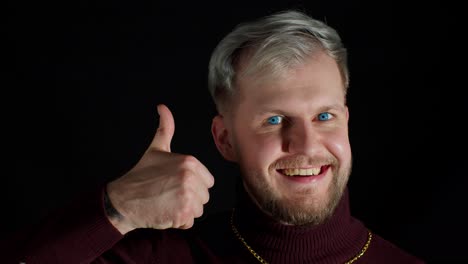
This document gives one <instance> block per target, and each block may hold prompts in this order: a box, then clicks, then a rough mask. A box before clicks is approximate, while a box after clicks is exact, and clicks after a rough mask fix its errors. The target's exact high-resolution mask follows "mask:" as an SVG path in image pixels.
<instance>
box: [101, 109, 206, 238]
mask: <svg viewBox="0 0 468 264" xmlns="http://www.w3.org/2000/svg"><path fill="white" fill-rule="evenodd" d="M158 113H159V117H160V118H159V128H158V129H157V132H156V135H155V136H154V139H153V141H152V142H151V144H150V146H149V148H148V149H147V150H146V152H145V153H144V154H143V156H142V157H141V159H140V160H139V161H138V163H137V164H136V165H135V166H134V167H133V168H132V169H131V170H130V171H129V172H127V173H126V174H125V175H123V176H122V177H120V178H118V179H116V180H114V181H112V182H110V183H109V184H108V185H107V191H108V195H109V198H110V201H111V203H112V205H113V206H114V207H115V209H116V210H117V211H118V212H119V213H120V214H121V215H122V217H111V216H109V220H110V222H111V223H112V224H113V225H114V226H115V227H116V228H117V229H118V230H119V231H120V232H121V233H122V234H125V233H127V232H129V231H131V230H133V229H136V228H154V229H168V228H179V229H188V228H190V227H192V226H193V223H194V219H195V218H197V217H200V216H201V215H202V214H203V205H204V204H206V203H207V202H208V200H209V192H208V189H209V188H211V187H212V186H213V184H214V178H213V176H212V175H211V173H210V172H209V171H208V169H207V168H206V167H205V166H204V165H203V164H202V163H201V162H200V161H198V160H197V159H196V158H195V157H193V156H189V155H182V154H177V153H171V140H172V137H173V135H174V129H175V128H174V127H175V125H174V118H173V116H172V113H171V111H170V110H169V108H167V107H166V106H165V105H158Z"/></svg>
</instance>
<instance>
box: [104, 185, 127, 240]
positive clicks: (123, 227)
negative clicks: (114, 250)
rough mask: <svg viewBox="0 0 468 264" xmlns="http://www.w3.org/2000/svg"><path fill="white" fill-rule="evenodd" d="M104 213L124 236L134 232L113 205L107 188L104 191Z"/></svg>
mask: <svg viewBox="0 0 468 264" xmlns="http://www.w3.org/2000/svg"><path fill="white" fill-rule="evenodd" d="M104 212H105V214H106V216H107V219H109V222H111V224H112V225H113V226H114V227H115V228H116V229H117V230H118V231H119V232H120V233H121V234H122V235H125V234H126V233H128V232H130V231H132V230H133V228H131V227H129V225H127V224H126V223H125V221H124V220H125V219H124V216H123V215H122V214H121V213H120V212H119V211H118V210H117V209H116V208H115V207H114V205H113V204H112V201H111V199H110V197H109V193H108V192H107V186H106V188H105V189H104Z"/></svg>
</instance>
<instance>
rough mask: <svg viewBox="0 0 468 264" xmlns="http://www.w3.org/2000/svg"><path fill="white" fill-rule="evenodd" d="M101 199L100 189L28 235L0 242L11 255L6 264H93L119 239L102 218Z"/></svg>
mask: <svg viewBox="0 0 468 264" xmlns="http://www.w3.org/2000/svg"><path fill="white" fill-rule="evenodd" d="M103 195H104V192H103V188H100V189H98V190H96V191H94V192H92V193H91V194H90V195H88V196H87V198H86V199H84V200H80V201H79V202H76V203H74V204H73V205H72V206H69V207H67V208H63V209H61V210H60V211H57V212H56V213H54V214H53V215H51V216H50V217H48V218H46V219H45V220H44V221H43V222H41V223H40V224H38V225H36V226H34V227H33V228H31V230H30V231H23V232H22V233H21V234H19V233H18V234H16V235H15V236H14V238H13V237H12V238H9V239H8V240H5V241H3V242H2V243H5V245H3V246H2V248H3V249H5V248H8V249H9V250H8V251H7V252H8V254H11V256H10V257H7V259H8V261H9V262H7V263H15V264H18V263H25V264H36V263H37V264H39V263H40V264H44V263H49V264H55V263H67V264H74V263H80V264H84V263H94V261H96V260H97V259H98V258H100V256H101V255H103V254H104V253H105V252H106V251H108V250H109V249H111V248H112V247H113V246H114V245H115V244H116V243H118V242H119V241H120V240H121V239H122V238H123V235H122V234H120V232H119V231H118V230H117V229H116V228H114V226H113V225H112V224H111V223H110V222H109V220H108V219H107V217H106V215H105V212H104V205H103V202H102V201H103ZM10 248H11V249H10ZM2 263H4V262H2ZM98 263H107V262H105V261H100V262H98Z"/></svg>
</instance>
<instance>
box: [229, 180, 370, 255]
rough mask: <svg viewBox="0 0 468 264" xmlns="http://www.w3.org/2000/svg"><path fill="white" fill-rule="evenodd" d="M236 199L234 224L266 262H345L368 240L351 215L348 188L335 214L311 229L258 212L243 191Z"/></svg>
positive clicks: (361, 225) (363, 228)
mask: <svg viewBox="0 0 468 264" xmlns="http://www.w3.org/2000/svg"><path fill="white" fill-rule="evenodd" d="M239 198H241V199H239V204H238V206H237V208H236V211H235V215H234V223H235V225H236V227H237V229H238V230H239V232H240V234H241V235H242V236H243V237H244V239H245V241H246V243H247V244H248V245H250V246H251V247H252V249H253V250H254V251H255V252H257V253H258V254H259V255H260V256H261V257H262V258H263V259H265V260H266V261H267V262H268V263H345V262H346V261H348V260H350V259H352V258H353V257H354V256H356V255H357V254H359V252H360V251H361V249H362V248H363V246H364V245H365V243H366V241H367V238H368V231H367V229H366V228H365V227H364V225H363V224H362V223H361V222H360V221H359V220H357V219H355V218H353V217H352V216H351V214H350V209H349V194H348V189H346V191H345V192H344V194H343V197H342V199H341V201H340V202H339V204H338V206H337V208H336V209H335V212H334V214H333V215H332V216H331V217H330V218H329V219H328V220H327V221H326V222H325V223H323V224H321V225H318V226H313V227H303V226H289V225H284V224H281V223H279V222H277V221H275V220H273V219H272V218H271V217H269V216H267V215H266V214H264V213H263V212H262V211H260V210H259V209H258V207H257V206H256V205H255V204H254V203H253V202H252V200H251V199H250V197H248V195H247V194H246V193H245V192H243V193H242V194H241V197H239Z"/></svg>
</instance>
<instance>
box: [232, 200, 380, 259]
mask: <svg viewBox="0 0 468 264" xmlns="http://www.w3.org/2000/svg"><path fill="white" fill-rule="evenodd" d="M231 228H232V232H234V235H236V237H237V238H238V239H239V240H240V241H241V242H242V244H243V245H244V246H245V247H246V248H247V249H248V250H249V252H250V253H251V254H252V255H253V256H254V257H255V258H256V259H257V260H258V261H259V262H260V263H263V264H268V262H266V260H264V259H263V258H262V257H261V256H260V255H259V254H258V253H257V252H255V250H253V249H252V247H250V246H249V244H247V242H245V239H244V238H243V237H242V236H241V234H240V233H239V230H237V228H236V226H235V225H234V209H232V214H231ZM367 232H368V235H367V242H366V244H365V245H364V247H362V249H361V251H360V252H359V254H357V255H356V256H354V258H352V259H350V260H348V261H346V262H345V264H351V263H353V262H355V261H356V260H358V259H359V258H360V257H362V256H363V255H364V253H366V251H367V248H369V245H370V243H371V240H372V233H371V231H369V230H368V231H367Z"/></svg>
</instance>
